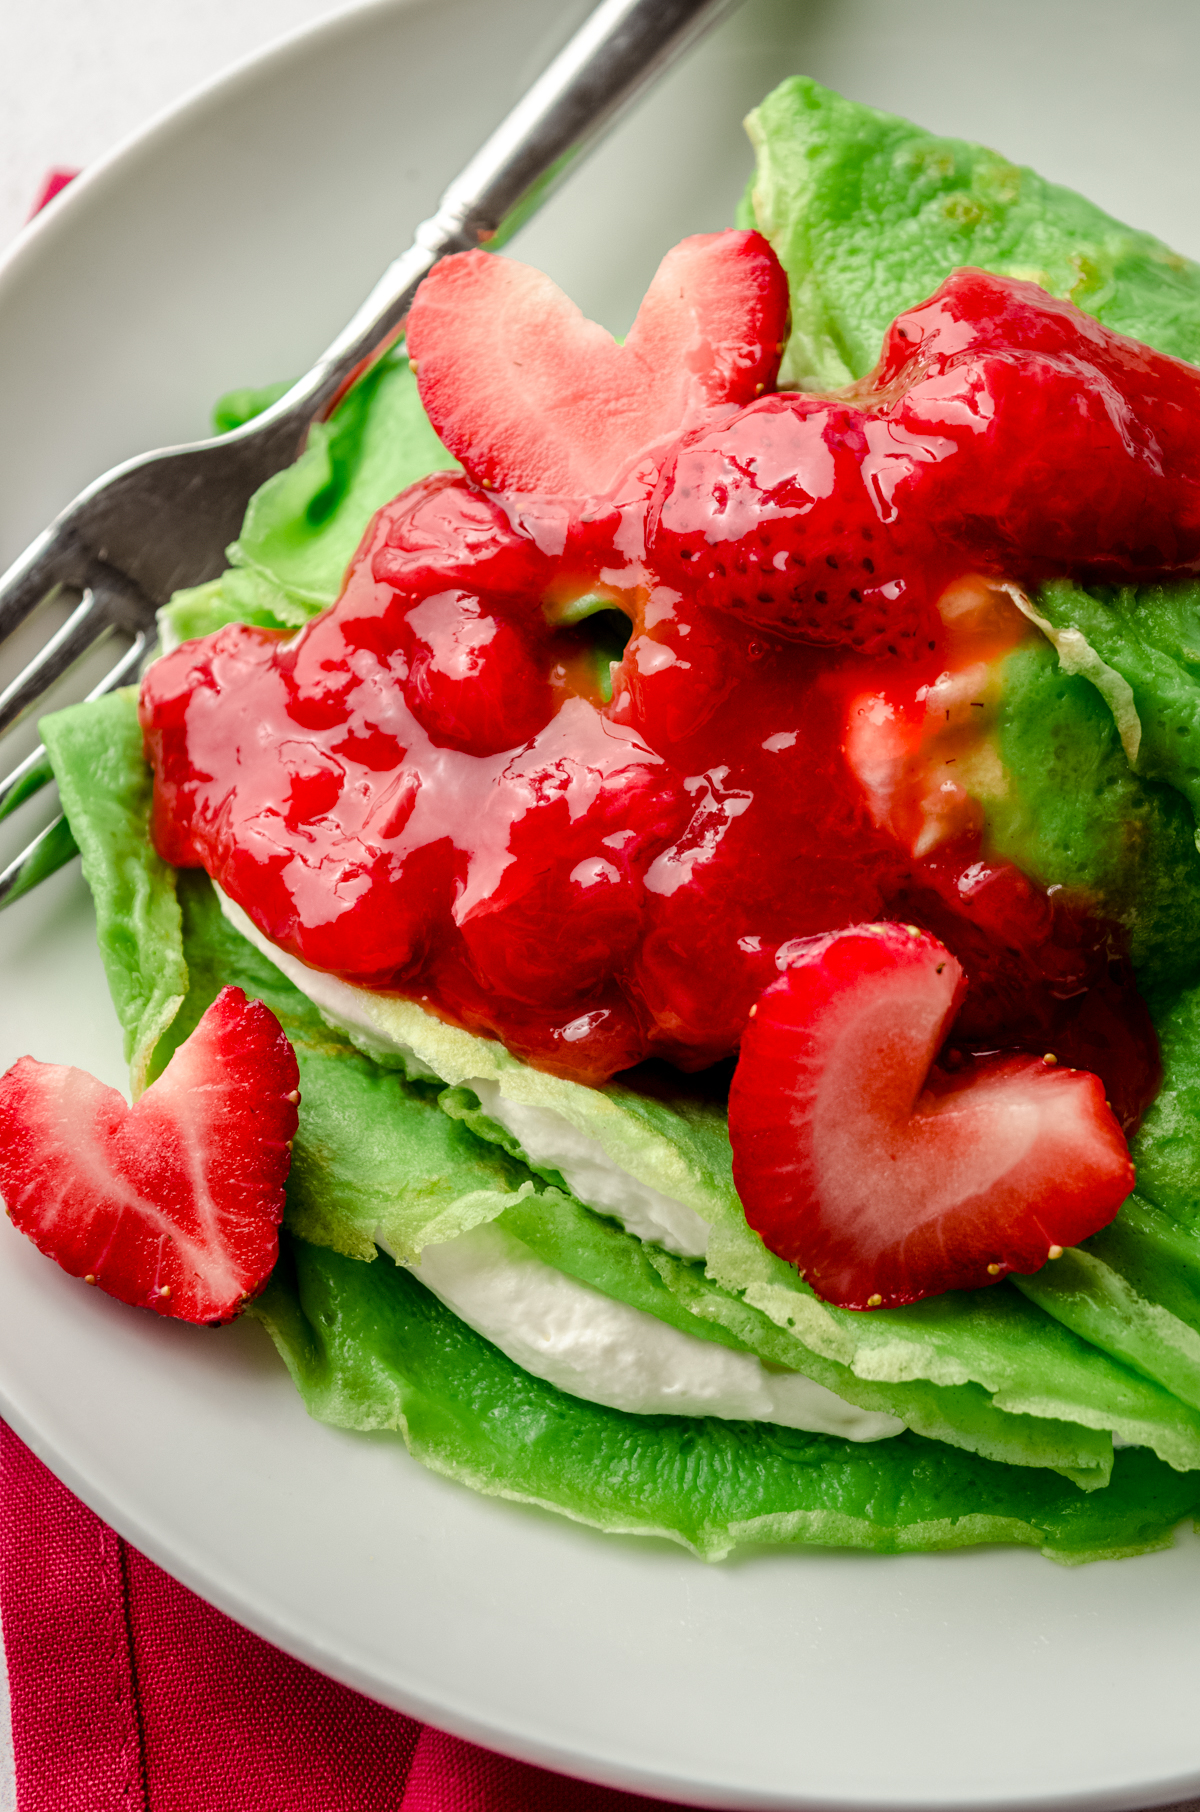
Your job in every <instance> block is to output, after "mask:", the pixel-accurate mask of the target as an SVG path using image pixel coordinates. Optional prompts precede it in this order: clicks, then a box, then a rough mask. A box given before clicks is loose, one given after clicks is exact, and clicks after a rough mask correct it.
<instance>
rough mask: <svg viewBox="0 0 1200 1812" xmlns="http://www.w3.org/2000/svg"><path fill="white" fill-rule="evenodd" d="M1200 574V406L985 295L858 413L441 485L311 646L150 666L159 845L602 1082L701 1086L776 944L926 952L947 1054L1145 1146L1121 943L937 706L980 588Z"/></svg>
mask: <svg viewBox="0 0 1200 1812" xmlns="http://www.w3.org/2000/svg"><path fill="white" fill-rule="evenodd" d="M751 237H752V236H751ZM449 262H451V263H452V262H453V261H449ZM772 331H776V329H774V328H773V329H772ZM411 343H412V338H411V335H410V344H411ZM423 361H424V354H423V353H422V362H423ZM481 407H483V408H485V409H486V405H481ZM431 413H432V411H431ZM434 423H435V426H440V423H439V421H438V419H437V416H436V414H435V415H434ZM486 426H487V424H486V422H485V423H483V424H482V426H481V427H480V429H479V440H480V443H481V444H484V443H485V442H486V443H487V459H488V471H489V472H493V473H495V472H498V473H500V474H501V475H502V474H503V471H504V447H503V445H502V444H501V445H497V439H496V437H493V438H492V440H491V441H488V439H487V433H486ZM468 463H469V462H468ZM493 482H494V481H493ZM1198 569H1200V373H1197V372H1196V371H1194V370H1192V369H1191V368H1190V367H1188V366H1185V365H1182V364H1180V363H1178V362H1177V361H1174V360H1171V359H1167V358H1164V357H1162V356H1160V355H1158V354H1155V353H1153V352H1150V351H1148V350H1147V349H1146V348H1145V347H1142V346H1139V345H1137V344H1135V343H1134V342H1132V341H1130V340H1127V339H1124V338H1122V337H1121V336H1119V335H1116V334H1113V333H1110V332H1108V331H1107V330H1105V329H1104V328H1102V327H1100V326H1098V325H1097V324H1096V323H1095V322H1093V321H1091V320H1090V319H1088V318H1087V317H1086V316H1083V315H1082V314H1080V313H1079V312H1078V311H1077V310H1075V309H1074V308H1072V307H1071V306H1070V305H1068V304H1066V303H1061V302H1056V301H1053V300H1052V299H1051V298H1049V297H1048V296H1046V295H1045V294H1044V293H1043V292H1042V291H1040V290H1038V289H1036V288H1034V287H1033V286H1032V285H1028V284H1022V283H1016V282H1011V281H1007V280H1001V279H998V278H993V277H985V276H983V275H981V274H980V273H978V272H960V273H958V274H957V275H956V276H955V277H953V278H951V279H950V280H949V281H948V282H947V284H945V285H944V286H943V288H942V289H941V290H940V291H939V292H938V294H937V296H935V297H934V298H933V299H932V300H931V301H929V302H927V303H925V304H923V305H922V306H921V307H920V308H917V309H914V310H912V311H910V313H909V314H907V315H905V316H902V317H901V318H900V319H899V320H898V321H897V322H896V323H895V325H894V326H893V328H892V329H891V330H890V332H889V335H888V337H887V341H886V343H885V346H884V353H883V358H882V361H881V363H880V366H879V367H878V369H877V370H876V372H875V373H874V374H873V375H872V377H871V378H870V379H868V380H865V381H864V383H863V384H861V385H859V386H857V387H855V388H854V389H853V390H851V391H849V392H845V393H843V394H841V395H839V396H838V397H836V398H821V397H814V396H807V395H792V394H786V393H779V394H767V395H764V396H762V397H760V398H759V399H758V400H757V401H752V402H750V403H749V404H748V405H746V406H742V407H735V406H734V404H733V403H727V404H724V405H722V404H719V403H717V404H714V403H712V401H711V398H709V399H707V400H706V401H705V403H704V408H703V412H702V414H701V415H700V416H699V417H696V416H693V417H692V419H691V421H690V423H689V424H686V431H685V432H683V433H682V435H680V436H678V437H677V438H676V439H675V440H674V441H668V442H666V443H665V444H664V443H662V442H659V443H658V444H657V445H656V446H654V447H652V448H651V449H649V450H646V449H644V448H637V447H635V448H633V449H632V451H631V457H630V458H629V460H628V461H627V463H626V466H625V475H624V476H623V477H622V478H620V479H619V480H617V481H615V482H614V483H613V484H611V485H610V486H609V487H608V489H607V491H606V492H605V494H604V495H603V496H600V497H596V496H589V497H586V498H579V497H573V496H564V495H558V494H552V493H540V494H538V493H531V492H529V491H528V490H517V489H515V488H514V489H510V490H505V489H504V488H503V487H502V486H501V485H497V486H496V488H495V489H492V488H486V489H485V488H483V487H482V486H481V485H480V484H478V483H477V482H476V481H475V479H473V478H472V477H471V476H470V473H469V471H468V473H466V474H464V475H462V476H458V475H446V474H442V475H438V476H436V477H434V478H431V479H426V480H424V481H422V482H421V483H420V484H418V485H416V486H414V487H412V489H411V490H409V491H407V492H405V493H404V494H403V495H402V496H401V497H399V498H397V499H396V500H395V502H394V503H392V504H389V505H388V506H387V507H386V508H385V509H384V510H382V511H381V512H380V514H379V515H378V516H377V517H376V519H375V521H374V522H373V524H372V525H371V528H370V530H369V531H368V534H367V536H366V538H365V540H364V542H363V544H362V546H361V548H360V550H359V553H358V555H357V556H356V558H355V561H354V563H353V565H352V567H351V570H350V573H349V575H348V579H347V583H346V586H345V590H344V592H343V595H342V597H341V598H340V600H339V601H338V603H337V604H336V605H334V606H333V607H332V608H331V609H330V610H328V611H326V612H325V613H324V614H323V615H322V616H320V617H318V618H316V619H315V620H314V621H313V622H312V623H310V624H309V625H308V626H307V627H306V628H305V629H303V630H302V631H300V632H299V633H298V634H296V633H292V632H282V631H269V630H264V629H260V628H253V627H248V626H244V625H231V626H229V627H227V628H224V629H222V630H220V631H218V632H217V633H216V634H215V635H213V636H210V637H208V638H206V639H204V640H202V641H198V642H193V643H188V644H185V645H184V646H183V647H182V648H180V649H178V650H177V651H176V652H175V653H173V654H171V655H169V656H167V657H166V658H165V659H163V660H161V661H159V662H158V663H156V664H155V665H154V666H153V667H152V668H151V669H150V671H149V672H148V674H147V676H146V679H145V681H144V684H143V692H142V721H143V726H144V729H145V733H146V746H147V750H148V753H149V756H150V759H151V761H152V762H153V765H154V772H155V794H154V837H155V842H156V844H157V847H158V849H159V851H160V852H161V854H162V855H163V856H164V857H165V858H166V859H167V860H168V861H171V862H173V863H176V864H178V865H180V866H202V867H204V868H205V869H206V870H207V871H208V872H209V873H210V874H211V875H212V876H213V877H214V879H215V880H216V881H218V882H219V884H220V885H221V887H222V888H223V889H224V890H225V891H226V892H227V893H228V894H229V895H230V896H231V897H232V898H233V899H234V900H236V901H237V902H238V903H239V904H240V905H241V906H242V907H244V909H245V910H246V911H247V912H248V913H249V914H250V916H251V917H252V918H253V920H254V921H255V923H256V924H257V925H258V926H259V927H260V929H261V930H262V931H263V932H264V933H265V934H266V936H267V937H269V938H270V939H272V940H273V941H274V942H275V943H277V944H279V945H280V946H281V947H282V948H283V949H285V950H288V951H290V952H292V953H293V954H294V955H296V956H298V957H300V958H301V959H302V960H304V961H305V962H307V963H309V964H311V965H312V966H313V967H315V968H318V969H322V970H328V971H331V972H333V973H335V974H337V975H340V976H342V977H344V978H345V979H346V980H348V981H352V982H355V983H359V984H361V985H365V986H367V987H371V988H377V989H382V990H387V991H393V992H397V993H401V994H404V995H406V996H409V997H411V998H414V999H417V1000H419V1001H421V1002H423V1003H424V1004H426V1005H427V1006H429V1007H430V1008H431V1009H432V1010H433V1011H435V1012H437V1013H439V1014H441V1015H442V1016H444V1017H445V1018H447V1019H450V1020H452V1021H454V1022H456V1023H458V1024H461V1025H464V1026H466V1027H467V1028H469V1029H470V1030H472V1031H478V1032H483V1033H487V1034H491V1035H494V1036H496V1037H498V1038H501V1039H502V1040H503V1041H504V1043H505V1044H506V1045H507V1046H508V1047H509V1048H510V1049H511V1050H512V1051H514V1052H515V1053H516V1054H517V1055H519V1056H521V1057H522V1058H525V1059H526V1060H528V1061H529V1062H531V1063H534V1064H536V1065H539V1066H541V1067H544V1068H547V1069H550V1070H553V1071H555V1072H557V1073H560V1074H564V1075H568V1076H571V1077H574V1078H576V1079H578V1080H580V1081H584V1082H599V1081H602V1080H604V1079H605V1078H607V1077H609V1076H611V1075H613V1074H614V1073H615V1072H617V1071H621V1070H624V1069H626V1068H628V1067H630V1066H632V1065H634V1064H636V1063H639V1062H640V1061H642V1060H643V1059H645V1058H647V1057H658V1058H664V1059H666V1060H668V1061H670V1062H671V1063H674V1064H676V1065H678V1066H679V1067H681V1068H683V1069H686V1070H696V1069H700V1068H703V1067H705V1066H707V1065H709V1064H712V1063H714V1062H716V1061H717V1060H718V1059H720V1058H723V1057H725V1056H727V1055H728V1054H729V1053H730V1052H731V1051H733V1050H734V1049H735V1048H736V1047H737V1045H738V1042H739V1040H740V1038H741V1036H742V1033H743V1031H744V1030H745V1027H746V1025H747V1021H748V1016H749V1013H750V1008H751V1006H752V1005H753V1003H754V1001H755V1000H756V999H757V997H758V996H759V995H760V994H761V993H762V991H763V989H764V988H765V987H766V986H767V985H768V984H770V983H771V982H772V981H774V980H775V979H776V977H777V975H778V974H779V967H780V965H779V964H778V963H777V957H778V956H779V953H780V951H781V950H783V949H784V947H785V946H787V945H789V944H790V943H792V942H794V941H795V940H797V939H800V938H804V937H807V936H810V935H812V934H814V933H817V932H824V931H828V930H831V929H835V928H837V927H840V926H844V925H851V924H861V923H863V922H866V921H870V920H873V919H877V918H899V919H902V920H904V921H909V920H911V921H912V922H914V923H918V924H920V925H922V926H924V927H926V928H928V929H929V930H930V931H932V932H933V933H934V934H935V935H936V936H937V937H938V938H939V939H941V940H942V941H943V942H944V943H945V944H946V945H947V946H948V947H949V948H950V949H951V951H952V952H953V953H954V954H955V956H956V957H957V958H958V960H959V961H960V962H961V963H962V965H963V967H964V970H965V972H966V976H967V982H968V989H967V995H966V1001H965V1005H964V1007H963V1009H962V1013H961V1014H960V1017H959V1021H958V1022H957V1024H956V1026H955V1028H954V1032H953V1035H952V1040H951V1042H952V1044H953V1045H954V1048H955V1049H960V1050H962V1051H963V1052H967V1051H984V1050H1009V1049H1014V1050H1030V1051H1033V1052H1036V1053H1037V1054H1038V1055H1041V1054H1043V1053H1044V1052H1045V1051H1047V1050H1052V1051H1054V1052H1055V1053H1056V1054H1057V1057H1058V1059H1059V1061H1060V1062H1062V1063H1066V1064H1075V1065H1077V1066H1078V1067H1086V1068H1090V1069H1093V1070H1095V1071H1096V1072H1097V1073H1099V1074H1100V1075H1101V1077H1102V1078H1103V1079H1104V1081H1105V1083H1106V1085H1107V1088H1108V1090H1109V1093H1110V1096H1111V1099H1112V1102H1113V1107H1114V1111H1115V1112H1116V1113H1117V1116H1118V1118H1119V1119H1120V1120H1121V1121H1122V1123H1123V1124H1124V1125H1126V1126H1129V1125H1132V1124H1133V1123H1135V1122H1136V1119H1137V1117H1138V1115H1139V1114H1140V1112H1141V1111H1142V1110H1143V1109H1144V1107H1145V1105H1146V1103H1147V1102H1148V1101H1149V1099H1150V1098H1151V1097H1152V1095H1153V1093H1154V1090H1155V1088H1156V1087H1157V1083H1158V1058H1157V1048H1156V1045H1155V1040H1154V1034H1153V1029H1152V1027H1151V1025H1150V1021H1149V1018H1148V1016H1147V1014H1146V1012H1145V1009H1144V1007H1143V1006H1142V1003H1141V1001H1140V999H1139V997H1138V995H1137V992H1136V989H1135V987H1134V984H1133V980H1132V976H1131V974H1130V971H1129V968H1128V965H1127V963H1126V962H1125V960H1124V953H1123V946H1122V943H1121V940H1120V936H1119V934H1117V933H1116V932H1115V931H1114V930H1113V928H1111V927H1106V926H1104V925H1101V924H1098V923H1096V922H1095V921H1092V920H1089V919H1088V917H1087V915H1086V912H1085V911H1084V909H1083V905H1082V903H1075V904H1074V905H1072V904H1070V903H1064V901H1063V898H1062V896H1061V894H1056V895H1055V896H1054V897H1053V899H1050V898H1048V897H1047V896H1046V895H1045V894H1043V893H1042V892H1041V891H1040V890H1039V889H1038V888H1036V887H1035V886H1033V884H1032V883H1030V882H1029V881H1028V880H1027V879H1026V878H1025V877H1024V876H1022V875H1021V874H1019V873H1018V872H1017V871H1016V870H1014V869H1012V868H1011V867H1006V866H1004V865H1001V864H994V863H990V862H989V860H988V855H987V850H986V848H985V846H984V841H983V824H982V814H981V813H980V811H979V809H978V807H977V806H975V804H974V802H973V800H972V799H971V797H970V794H969V791H968V790H964V789H962V788H959V789H958V790H957V792H956V790H955V786H954V783H953V782H952V781H950V780H945V779H943V780H938V781H937V782H936V784H934V782H933V781H932V780H931V779H930V774H931V771H932V770H931V768H930V762H931V761H932V760H933V755H932V754H931V753H930V750H931V747H932V745H931V744H930V743H929V740H928V733H927V720H928V721H929V722H931V721H932V718H931V717H930V708H929V705H928V701H929V699H930V698H931V697H933V696H934V695H935V693H936V689H937V688H938V687H943V688H945V687H946V686H947V685H948V684H949V683H950V682H951V681H952V680H953V678H954V676H955V675H956V674H965V675H967V676H968V678H967V679H966V680H964V681H963V684H964V685H966V686H967V688H968V690H969V685H970V681H969V675H970V673H971V672H973V671H974V669H973V668H972V667H971V662H972V661H975V662H976V663H978V662H979V660H980V658H981V651H982V656H987V648H984V647H983V645H982V643H981V644H980V645H979V646H974V645H972V644H971V633H975V631H974V630H971V631H970V633H966V632H964V630H963V627H962V622H961V620H960V616H959V615H956V614H955V612H956V610H957V605H956V606H955V609H954V610H948V609H947V606H946V604H945V598H946V597H947V596H950V597H952V598H958V599H959V600H960V601H961V596H962V593H961V583H960V582H961V581H962V579H963V576H964V575H977V576H981V577H977V578H976V580H975V581H973V582H974V583H975V584H976V585H977V586H978V588H979V596H980V598H982V599H983V600H984V601H985V602H988V601H989V600H990V603H989V605H988V608H989V609H991V608H992V606H994V605H995V603H996V599H997V597H998V596H1000V594H999V592H998V589H997V586H996V584H995V582H996V581H1000V580H1004V581H1006V582H1010V583H1014V584H1016V585H1019V586H1029V585H1031V584H1034V583H1036V582H1038V581H1040V580H1041V579H1043V578H1045V577H1047V576H1050V575H1052V574H1070V575H1074V576H1077V577H1085V578H1095V579H1103V580H1110V581H1111V580H1117V579H1134V578H1150V577H1162V576H1164V575H1165V574H1168V573H1171V572H1180V571H1195V570H1198ZM989 582H991V588H990V590H989ZM956 584H957V585H959V591H958V592H955V589H954V588H955V585H956ZM947 588H949V591H948V590H947ZM939 601H941V603H942V608H941V609H939ZM1001 604H1002V605H1003V609H1002V610H1001V613H1000V614H1001V616H1002V617H1003V619H1004V621H1003V624H1002V628H1001V630H1000V631H997V630H996V627H995V621H994V620H992V619H994V617H995V611H994V610H992V619H989V621H991V629H990V630H989V634H990V635H991V638H992V639H991V641H990V642H989V643H988V648H990V649H991V651H992V654H993V655H994V654H995V652H996V650H997V648H999V649H1001V650H1002V649H1003V647H1004V646H1006V645H1009V646H1010V645H1011V644H1012V642H1013V641H1014V640H1015V639H1016V638H1017V637H1019V636H1020V635H1021V634H1023V633H1027V632H1028V630H1027V625H1026V623H1025V621H1024V619H1023V618H1022V617H1020V615H1019V613H1018V612H1017V611H1016V610H1015V608H1013V609H1011V610H1009V608H1008V605H1007V604H1006V603H1005V602H1004V600H1003V599H1001ZM981 608H982V606H981ZM1005 612H1007V615H1005V614H1004V613H1005ZM984 614H985V615H986V614H987V612H986V611H985V612H984ZM967 616H968V618H970V617H971V612H970V611H968V612H967ZM972 621H975V619H972ZM975 626H976V629H977V628H978V623H977V622H976V625H975ZM968 629H969V630H970V625H968ZM964 634H966V639H965V640H964ZM997 635H998V636H999V640H998V641H997V639H996V638H997ZM626 636H627V638H628V639H627V640H626V641H625V645H624V648H623V651H622V648H621V644H622V641H623V640H624V638H625V637H626ZM1006 638H1007V641H1006ZM976 639H977V640H978V636H977V638H976ZM985 639H986V638H985ZM618 657H619V658H618ZM989 658H990V657H989ZM613 660H615V661H616V665H615V666H613V665H612V664H611V663H612V661H613ZM937 696H939V697H940V694H938V695H937ZM947 696H948V697H949V693H948V694H947ZM964 708H965V707H964ZM856 713H857V716H856ZM950 717H951V710H950V705H949V704H947V707H946V723H947V724H948V723H949V722H950ZM939 723H940V719H939ZM856 725H858V726H859V727H858V728H855V726H856ZM906 726H907V727H906ZM922 726H926V727H922ZM963 734H964V736H967V737H968V738H969V737H970V735H971V734H973V732H972V731H971V730H970V728H969V726H968V728H967V729H966V730H964V732H963ZM864 737H865V738H866V740H865V741H864ZM889 737H890V738H891V740H890V741H888V738H889ZM872 738H874V739H875V740H874V741H872V740H871V739H872ZM881 738H882V740H880V739H881ZM897 739H898V740H897ZM976 741H978V737H976ZM864 749H865V750H866V753H864ZM880 751H882V753H881V752H880ZM942 756H943V757H944V758H945V760H946V761H949V760H950V757H949V756H945V751H944V750H942ZM923 764H924V765H923ZM939 771H940V770H939ZM950 771H951V772H953V770H952V769H951V770H950ZM783 960H784V961H786V956H785V957H784V959H783Z"/></svg>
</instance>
